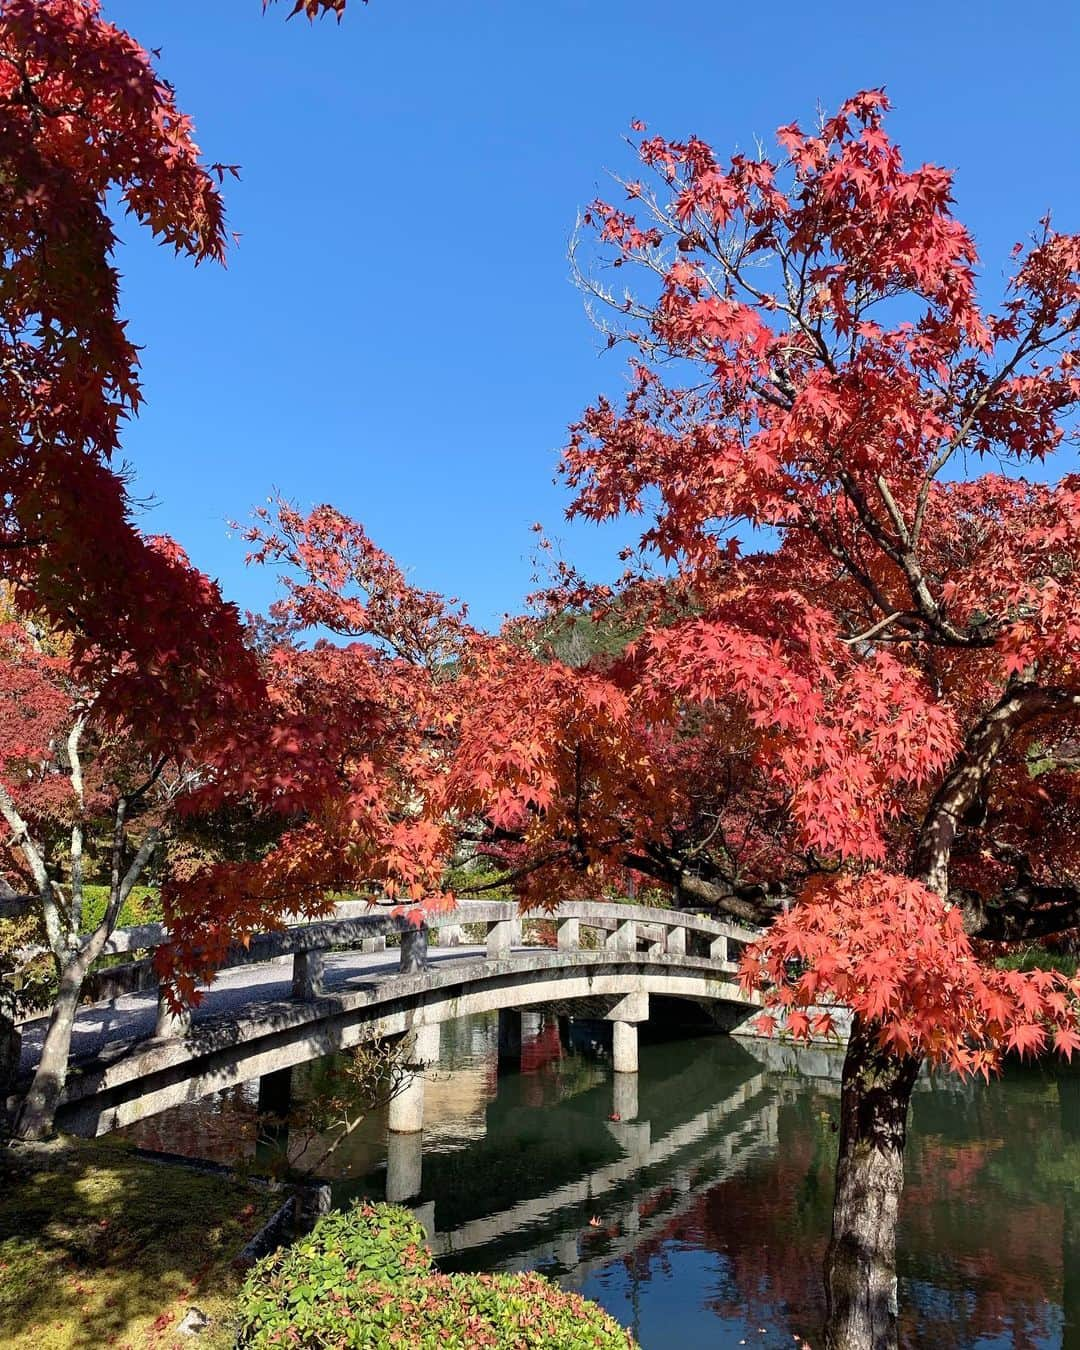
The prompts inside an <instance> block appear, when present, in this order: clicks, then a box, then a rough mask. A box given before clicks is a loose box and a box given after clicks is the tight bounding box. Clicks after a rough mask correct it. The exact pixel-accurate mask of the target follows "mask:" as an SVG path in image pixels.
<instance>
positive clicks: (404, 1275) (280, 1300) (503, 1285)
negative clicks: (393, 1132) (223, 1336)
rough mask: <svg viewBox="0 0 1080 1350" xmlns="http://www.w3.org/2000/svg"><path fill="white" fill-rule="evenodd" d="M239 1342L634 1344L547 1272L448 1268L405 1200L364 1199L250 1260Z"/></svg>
mask: <svg viewBox="0 0 1080 1350" xmlns="http://www.w3.org/2000/svg"><path fill="white" fill-rule="evenodd" d="M237 1343H238V1345H240V1346H245V1347H251V1348H252V1350H268V1348H269V1347H272V1346H295V1347H300V1346H302V1347H305V1350H331V1348H332V1350H352V1347H364V1348H365V1350H369V1348H370V1350H384V1347H385V1348H386V1350H390V1347H393V1350H429V1347H430V1350H474V1347H476V1350H483V1348H484V1347H488V1348H489V1350H532V1348H533V1347H535V1350H635V1347H634V1341H633V1339H632V1338H631V1336H630V1333H629V1332H628V1331H626V1330H624V1329H623V1328H622V1327H620V1326H619V1324H618V1323H617V1322H615V1321H614V1319H613V1318H611V1317H609V1316H608V1314H607V1313H605V1312H604V1310H603V1309H602V1308H599V1307H598V1306H597V1305H596V1304H595V1303H590V1302H589V1301H588V1300H587V1299H583V1298H582V1297H581V1296H580V1295H578V1294H571V1293H567V1292H566V1291H565V1290H562V1289H560V1288H559V1287H558V1285H555V1284H552V1283H551V1282H550V1281H549V1280H545V1279H544V1278H543V1276H541V1275H536V1274H534V1273H532V1272H531V1271H527V1272H525V1273H523V1274H519V1275H443V1274H441V1273H439V1272H438V1271H436V1270H434V1269H433V1266H432V1259H431V1252H430V1251H429V1250H428V1247H427V1246H426V1244H425V1241H424V1231H423V1229H422V1228H421V1227H420V1225H419V1224H418V1223H417V1221H416V1219H415V1218H414V1217H413V1216H412V1214H410V1213H409V1211H408V1210H404V1209H398V1208H396V1207H394V1206H392V1205H373V1204H369V1203H368V1202H366V1201H361V1202H359V1203H357V1204H355V1205H353V1206H352V1208H351V1209H348V1210H344V1211H341V1212H336V1213H333V1214H328V1215H326V1217H325V1218H323V1219H320V1220H319V1222H318V1223H317V1224H316V1225H315V1228H314V1229H313V1230H312V1232H311V1233H310V1234H309V1235H308V1236H307V1237H306V1238H303V1239H302V1240H301V1241H300V1242H298V1243H296V1244H295V1245H294V1246H292V1247H289V1248H286V1249H284V1250H283V1251H280V1252H275V1253H274V1254H273V1255H272V1256H268V1257H267V1258H266V1259H265V1260H263V1261H261V1262H259V1264H258V1265H257V1266H255V1267H254V1269H253V1270H252V1271H251V1274H250V1275H249V1276H248V1278H247V1281H246V1282H245V1284H244V1288H243V1290H242V1291H241V1294H240V1301H239V1332H238V1342H237Z"/></svg>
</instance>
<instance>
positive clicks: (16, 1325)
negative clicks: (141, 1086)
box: [0, 1144, 281, 1350]
mask: <svg viewBox="0 0 1080 1350" xmlns="http://www.w3.org/2000/svg"><path fill="white" fill-rule="evenodd" d="M0 1194H2V1195H3V1204H2V1205H0V1345H2V1346H4V1347H6V1348H8V1350H99V1348H100V1347H104V1346H112V1347H117V1350H122V1348H126V1350H144V1347H145V1348H149V1347H154V1350H173V1347H176V1346H189V1347H190V1346H191V1345H192V1344H195V1343H197V1344H198V1345H200V1346H202V1347H213V1348H214V1350H224V1347H225V1346H228V1345H230V1344H231V1342H232V1332H231V1328H230V1327H229V1326H227V1325H226V1319H227V1318H228V1317H229V1316H230V1315H231V1312H232V1307H233V1302H234V1299H235V1296H236V1292H237V1290H238V1289H239V1287H240V1284H241V1277H240V1275H239V1274H238V1273H237V1272H236V1271H234V1270H233V1269H232V1265H231V1263H232V1260H233V1258H234V1257H235V1256H236V1254H237V1253H238V1252H239V1251H240V1249H241V1248H242V1247H243V1245H244V1243H245V1242H246V1241H247V1240H248V1239H249V1238H250V1237H251V1236H252V1235H253V1234H254V1233H255V1232H256V1231H257V1230H258V1229H259V1228H260V1227H261V1226H262V1224H263V1223H264V1222H265V1220H266V1219H267V1218H268V1217H269V1214H270V1212H271V1211H272V1210H273V1209H274V1208H275V1207H276V1206H277V1204H279V1203H280V1199H281V1197H280V1196H276V1195H272V1194H267V1193H266V1192H264V1191H258V1190H255V1189H254V1188H252V1187H249V1186H246V1185H244V1184H243V1183H241V1182H237V1181H231V1180H227V1179H224V1178H222V1177H220V1176H212V1175H200V1174H199V1173H196V1172H193V1171H190V1170H188V1169H184V1168H178V1167H167V1166H159V1165H157V1164H155V1163H151V1162H147V1161H145V1160H143V1159H139V1158H138V1157H135V1156H133V1155H132V1154H131V1153H130V1152H128V1151H126V1150H125V1149H123V1148H122V1147H120V1146H118V1145H108V1144H79V1145H76V1146H74V1147H72V1148H71V1149H70V1150H65V1151H64V1152H63V1153H62V1154H58V1155H57V1156H55V1157H51V1158H50V1159H49V1160H48V1164H47V1166H43V1165H42V1163H41V1161H40V1159H37V1158H35V1159H34V1160H33V1164H32V1165H31V1162H30V1161H29V1160H27V1159H25V1158H21V1157H18V1156H12V1155H6V1154H3V1153H0ZM192 1305H195V1306H197V1307H199V1308H201V1309H202V1310H203V1311H204V1312H205V1313H207V1314H208V1315H209V1316H210V1317H211V1319H212V1324H211V1327H210V1328H209V1329H208V1331H207V1332H206V1333H205V1334H203V1335H202V1336H200V1337H199V1338H198V1340H197V1342H195V1341H193V1340H192V1339H191V1338H190V1337H186V1336H178V1335H177V1334H176V1327H177V1325H178V1323H179V1322H180V1321H181V1319H182V1318H183V1317H184V1314H185V1313H186V1312H187V1310H188V1308H189V1307H190V1306H192Z"/></svg>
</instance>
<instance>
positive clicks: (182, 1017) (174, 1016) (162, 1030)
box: [154, 986, 191, 1039]
mask: <svg viewBox="0 0 1080 1350" xmlns="http://www.w3.org/2000/svg"><path fill="white" fill-rule="evenodd" d="M190 1030H191V1009H190V1008H185V1009H184V1010H183V1012H179V1013H175V1012H173V1010H172V1008H171V1007H170V1006H169V1001H168V999H167V998H166V997H165V989H164V986H161V987H159V989H158V1002H157V1024H156V1025H155V1027H154V1035H155V1036H157V1037H160V1038H161V1039H167V1038H169V1037H172V1036H186V1035H187V1034H188V1032H189V1031H190Z"/></svg>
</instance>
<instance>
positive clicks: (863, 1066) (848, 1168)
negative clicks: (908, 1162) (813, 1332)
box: [825, 1017, 919, 1350]
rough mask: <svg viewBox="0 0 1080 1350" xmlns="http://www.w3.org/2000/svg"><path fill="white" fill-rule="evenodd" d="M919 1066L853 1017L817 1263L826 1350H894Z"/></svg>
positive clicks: (862, 1021) (915, 1060)
mask: <svg viewBox="0 0 1080 1350" xmlns="http://www.w3.org/2000/svg"><path fill="white" fill-rule="evenodd" d="M918 1071H919V1061H918V1060H917V1059H912V1058H909V1057H901V1056H898V1055H894V1054H890V1053H888V1052H887V1051H883V1050H882V1049H881V1048H880V1046H879V1045H878V1043H877V1039H876V1036H875V1033H874V1028H873V1026H872V1025H870V1024H867V1023H866V1022H865V1021H864V1020H863V1019H861V1018H859V1017H856V1018H855V1019H854V1021H853V1023H852V1028H851V1039H850V1041H849V1042H848V1048H847V1055H846V1057H845V1059H844V1080H843V1089H842V1096H841V1105H840V1155H839V1157H838V1159H837V1163H836V1194H835V1197H834V1200H833V1226H832V1238H831V1239H830V1242H829V1248H828V1252H827V1254H826V1257H825V1300H826V1309H827V1311H826V1322H825V1348H826V1350H895V1347H896V1345H897V1334H896V1314H897V1307H896V1221H897V1215H898V1212H899V1208H900V1193H901V1191H902V1190H903V1187H904V1144H905V1141H906V1138H907V1113H908V1103H909V1101H910V1099H911V1090H912V1088H913V1087H914V1085H915V1079H916V1076H917V1075H918Z"/></svg>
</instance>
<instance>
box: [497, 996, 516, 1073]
mask: <svg viewBox="0 0 1080 1350" xmlns="http://www.w3.org/2000/svg"><path fill="white" fill-rule="evenodd" d="M520 1068H521V1013H520V1012H519V1011H518V1009H516V1008H500V1009H499V1072H500V1073H517V1072H518V1070H519V1069H520Z"/></svg>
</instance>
